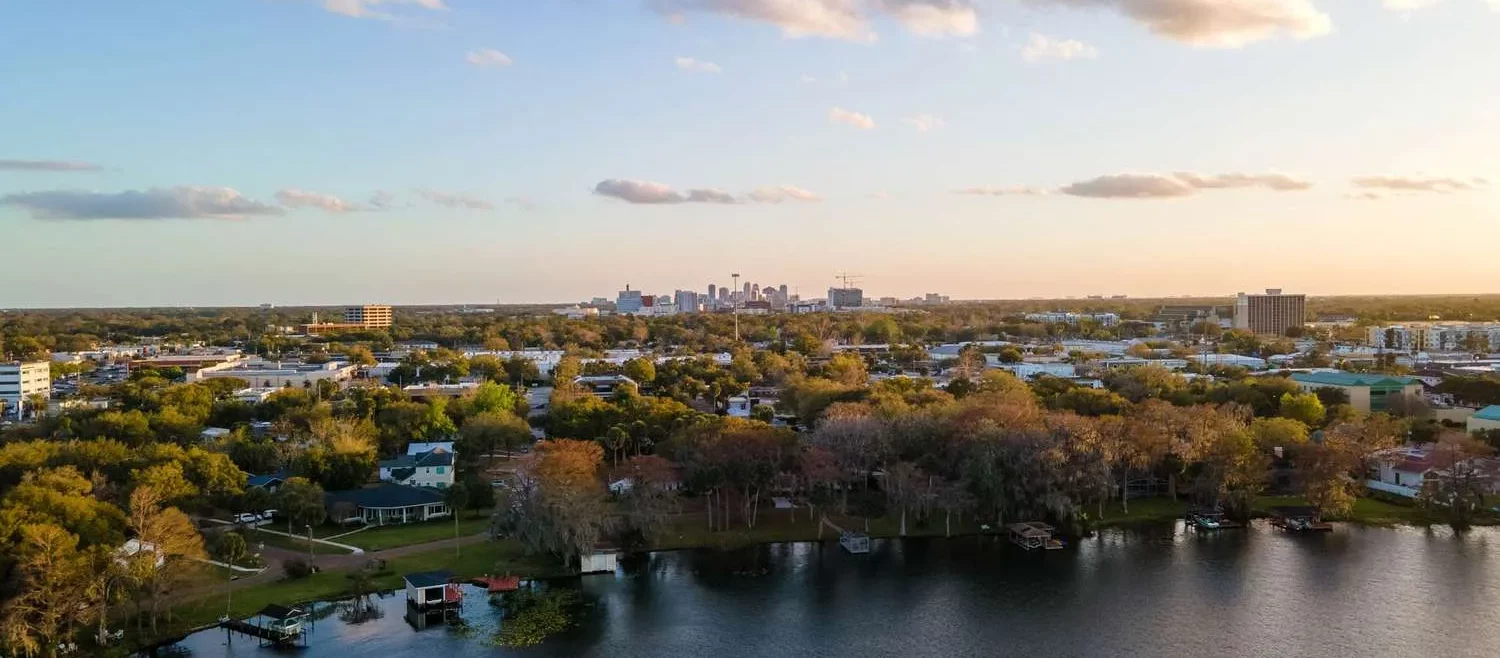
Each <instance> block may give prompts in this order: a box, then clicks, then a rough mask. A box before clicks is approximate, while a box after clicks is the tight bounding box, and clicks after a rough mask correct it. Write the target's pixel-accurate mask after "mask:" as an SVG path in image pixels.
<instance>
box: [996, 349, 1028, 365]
mask: <svg viewBox="0 0 1500 658" xmlns="http://www.w3.org/2000/svg"><path fill="white" fill-rule="evenodd" d="M1024 358H1026V355H1025V354H1022V353H1021V350H1020V349H1019V348H1017V347H1015V346H1013V345H1006V346H1005V347H1002V348H1000V354H999V359H1000V362H1001V363H1020V362H1021V360H1022V359H1024Z"/></svg>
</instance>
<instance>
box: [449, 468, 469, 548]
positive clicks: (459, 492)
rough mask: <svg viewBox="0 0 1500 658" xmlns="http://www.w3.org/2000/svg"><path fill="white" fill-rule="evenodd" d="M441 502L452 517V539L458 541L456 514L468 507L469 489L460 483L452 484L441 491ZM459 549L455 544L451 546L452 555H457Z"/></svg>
mask: <svg viewBox="0 0 1500 658" xmlns="http://www.w3.org/2000/svg"><path fill="white" fill-rule="evenodd" d="M443 502H444V503H446V504H447V505H448V513H449V514H452V515H453V539H455V540H457V539H458V513H459V511H460V510H462V509H464V508H465V507H468V505H469V488H468V487H465V486H464V483H462V482H454V483H453V486H450V487H448V488H447V489H444V490H443ZM460 552H461V551H460V548H459V546H458V544H457V543H454V545H453V554H454V555H458V554H459V553H460Z"/></svg>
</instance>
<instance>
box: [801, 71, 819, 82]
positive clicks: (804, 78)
mask: <svg viewBox="0 0 1500 658" xmlns="http://www.w3.org/2000/svg"><path fill="white" fill-rule="evenodd" d="M800 79H801V80H802V83H803V84H809V85H810V84H812V83H814V82H817V81H818V79H817V78H814V77H812V76H810V75H808V74H806V73H803V74H802V77H801V78H800Z"/></svg>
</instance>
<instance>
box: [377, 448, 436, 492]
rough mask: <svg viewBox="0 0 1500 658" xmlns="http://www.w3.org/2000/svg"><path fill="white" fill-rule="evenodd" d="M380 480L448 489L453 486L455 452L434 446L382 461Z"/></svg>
mask: <svg viewBox="0 0 1500 658" xmlns="http://www.w3.org/2000/svg"><path fill="white" fill-rule="evenodd" d="M380 481H381V482H394V483H396V484H405V485H410V486H413V487H433V488H437V489H447V488H448V487H451V486H453V452H452V451H451V450H444V449H442V448H434V449H432V450H428V451H427V452H419V453H417V454H415V455H401V456H400V457H397V458H395V459H389V460H386V461H383V462H380Z"/></svg>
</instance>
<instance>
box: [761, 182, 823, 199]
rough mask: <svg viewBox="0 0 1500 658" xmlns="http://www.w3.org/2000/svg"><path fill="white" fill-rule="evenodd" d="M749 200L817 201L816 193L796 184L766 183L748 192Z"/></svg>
mask: <svg viewBox="0 0 1500 658" xmlns="http://www.w3.org/2000/svg"><path fill="white" fill-rule="evenodd" d="M749 197H750V200H751V201H755V202H758V203H781V202H782V201H818V200H820V199H819V198H818V195H816V194H813V193H812V192H809V191H807V190H804V189H802V188H800V187H797V186H796V185H767V186H765V187H757V188H755V189H754V190H752V191H751V192H750V194H749Z"/></svg>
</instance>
